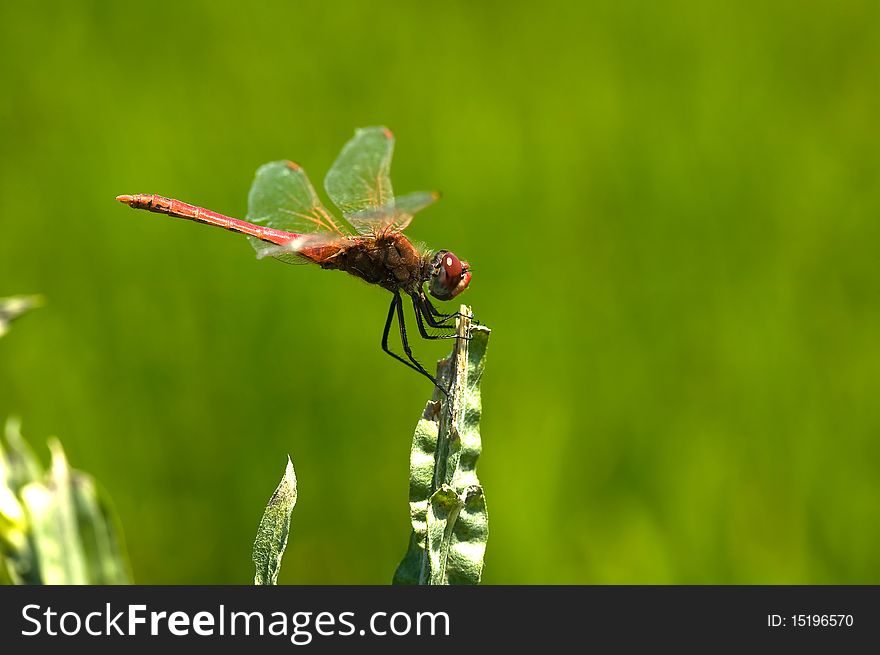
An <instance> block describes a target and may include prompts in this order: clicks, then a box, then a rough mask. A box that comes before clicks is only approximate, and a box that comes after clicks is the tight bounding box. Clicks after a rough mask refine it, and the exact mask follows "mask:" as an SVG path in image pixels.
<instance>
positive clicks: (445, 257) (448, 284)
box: [428, 250, 471, 300]
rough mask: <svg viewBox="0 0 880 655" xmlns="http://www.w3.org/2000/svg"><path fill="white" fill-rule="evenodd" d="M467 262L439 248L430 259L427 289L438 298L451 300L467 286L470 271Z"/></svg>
mask: <svg viewBox="0 0 880 655" xmlns="http://www.w3.org/2000/svg"><path fill="white" fill-rule="evenodd" d="M468 269H469V266H468V263H467V262H463V261H461V260H460V259H459V258H458V257H456V256H455V255H454V254H453V253H451V252H449V251H448V250H441V251H440V252H438V253H437V254H436V255H434V258H433V260H432V261H431V277H430V279H429V284H428V291H429V292H430V293H431V295H432V296H434V297H435V298H437V299H438V300H452V299H453V298H455V297H456V296H457V295H458V294H460V293H461V292H462V291H464V290H465V289H466V288H467V285H468V284H470V282H471V272H470V270H468Z"/></svg>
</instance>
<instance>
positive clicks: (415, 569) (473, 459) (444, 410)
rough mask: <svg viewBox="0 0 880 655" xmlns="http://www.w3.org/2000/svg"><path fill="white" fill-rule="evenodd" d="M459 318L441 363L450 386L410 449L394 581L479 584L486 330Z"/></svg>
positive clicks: (484, 533)
mask: <svg viewBox="0 0 880 655" xmlns="http://www.w3.org/2000/svg"><path fill="white" fill-rule="evenodd" d="M460 311H461V314H462V315H463V318H460V319H459V321H458V325H457V328H458V334H459V336H462V337H467V336H469V337H470V339H465V338H462V339H456V344H455V347H454V348H453V351H452V354H451V355H450V356H449V357H448V358H446V359H444V360H441V361H440V362H439V363H438V366H437V377H438V379H439V380H440V381H441V384H443V385H448V387H449V394H448V396H447V395H445V394H443V392H442V391H440V390H439V389H435V390H434V395H433V398H432V399H431V400H430V401H429V402H428V404H427V405H426V406H425V410H424V412H423V413H422V417H421V419H420V420H419V422H418V423H417V425H416V430H415V433H414V435H413V443H412V449H411V451H410V494H409V496H410V497H409V500H410V521H411V524H412V532H411V534H410V540H409V548H408V549H407V552H406V555H404V558H403V560H402V561H401V563H400V565H399V566H398V568H397V571H396V572H395V574H394V580H393V582H394V584H431V585H433V584H477V583H479V581H480V576H481V575H482V570H483V557H484V555H485V551H486V540H487V538H488V533H489V529H488V525H489V523H488V514H487V511H486V501H485V498H484V496H483V489H482V486H481V485H480V481H479V479H478V478H477V470H476V467H477V459H478V458H479V456H480V452H481V450H482V444H481V440H480V416H481V411H482V410H481V398H480V381H481V379H482V375H483V369H484V365H485V355H486V346H487V344H488V342H489V334H490V330H489V329H488V328H486V327H484V326H481V325H474V324H473V323H472V322H471V320H470V318H469V317H470V310H469V308H468V307H466V306H464V305H462V307H461V310H460Z"/></svg>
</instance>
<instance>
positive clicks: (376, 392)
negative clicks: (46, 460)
mask: <svg viewBox="0 0 880 655" xmlns="http://www.w3.org/2000/svg"><path fill="white" fill-rule="evenodd" d="M0 79H2V81H3V91H2V94H0V143H2V146H0V149H2V154H0V262H2V268H0V295H11V294H15V293H37V292H39V293H42V294H45V296H46V298H47V303H48V304H47V306H46V307H45V308H44V309H41V310H39V311H38V312H35V313H34V314H32V315H29V316H27V317H25V318H24V319H22V320H21V321H20V322H19V323H17V324H16V325H15V326H14V327H13V330H12V332H11V333H10V334H9V335H8V336H6V337H5V338H4V339H3V340H2V341H0V362H2V368H0V417H2V416H6V415H8V414H10V413H16V414H19V415H21V416H22V417H23V420H24V430H25V433H26V435H27V436H28V438H29V440H30V441H31V443H33V444H35V445H36V446H38V448H39V452H41V453H42V454H43V455H46V450H45V448H44V443H45V437H46V436H47V435H50V434H57V435H58V436H59V437H61V439H62V441H63V442H64V445H65V448H66V449H67V451H68V455H69V457H70V460H71V463H72V464H73V465H74V466H76V467H78V468H81V469H84V470H87V471H89V472H91V473H93V474H94V475H95V476H96V477H97V478H98V479H99V480H100V481H101V482H102V483H103V484H104V486H105V487H107V489H108V490H109V492H110V494H111V495H112V497H113V498H114V499H115V501H116V504H117V506H118V510H119V512H120V514H121V519H122V522H123V524H124V526H125V528H126V537H127V542H128V547H129V550H130V554H131V557H132V564H133V569H134V574H135V578H136V581H137V582H140V583H249V582H250V581H251V579H252V575H253V570H252V565H251V562H250V550H251V545H252V541H253V537H254V534H255V531H256V528H257V524H258V522H259V519H260V516H261V513H262V509H263V506H264V504H265V502H266V500H267V499H268V497H269V495H270V494H271V492H272V490H273V489H274V487H275V485H276V484H277V482H278V479H279V478H280V476H281V474H282V472H283V469H284V464H285V455H286V453H288V452H290V453H291V455H292V457H293V460H294V463H295V466H296V469H297V474H298V477H299V492H300V497H299V504H298V505H297V508H296V510H295V512H294V517H293V528H292V537H291V541H290V545H289V548H288V551H287V555H286V557H285V563H284V567H283V570H282V576H281V579H280V582H282V583H353V584H361V583H367V584H372V583H387V582H389V581H390V579H391V575H392V573H393V571H394V569H395V566H396V565H397V563H398V561H399V560H400V558H401V557H402V556H403V553H404V550H405V548H406V545H407V538H408V535H409V523H408V506H407V502H406V501H407V479H408V470H407V466H408V457H409V447H410V438H411V434H412V429H413V427H414V425H415V422H416V420H417V418H418V416H419V413H420V411H421V409H422V407H423V405H424V402H425V400H426V399H427V397H428V396H429V395H430V393H431V387H430V385H429V384H428V383H427V382H426V381H425V380H423V379H420V378H419V377H418V376H417V375H416V374H415V373H413V372H412V371H410V370H408V369H406V368H405V367H403V366H402V365H400V364H397V363H395V362H393V361H392V360H391V359H390V358H388V357H387V356H386V355H384V354H383V353H382V352H381V350H380V349H379V338H380V334H381V329H382V322H383V319H384V317H385V311H386V308H387V303H388V300H389V298H388V296H387V294H386V293H385V292H383V291H381V290H380V289H377V288H373V287H369V286H367V285H364V284H363V283H361V282H358V281H357V280H355V279H353V278H349V277H347V276H345V275H343V274H341V273H331V272H325V271H321V270H320V269H318V268H317V267H316V268H314V269H312V268H309V267H291V266H285V265H283V264H281V263H278V262H275V261H271V260H269V261H259V262H258V261H256V260H255V259H254V254H253V252H252V250H251V248H250V246H249V245H248V244H247V242H246V240H245V239H243V238H239V237H237V236H235V235H232V234H229V233H226V232H223V231H221V230H215V229H209V228H207V227H204V226H200V225H195V224H191V223H187V222H184V221H179V220H172V219H167V218H165V217H160V216H156V215H152V214H147V213H145V212H134V211H132V210H131V209H128V208H127V207H124V206H122V205H120V204H119V203H117V202H115V201H114V196H116V195H117V194H120V193H160V194H163V195H168V196H173V197H177V198H180V199H182V200H185V201H188V202H192V203H196V204H201V205H203V206H206V207H210V208H212V209H215V210H217V211H220V212H223V213H227V214H230V215H233V216H243V215H244V214H245V212H246V200H247V192H248V189H249V187H250V183H251V180H252V178H253V174H254V171H255V170H256V168H257V167H258V166H259V165H261V164H263V163H264V162H267V161H270V160H274V159H280V158H290V159H295V160H296V161H298V162H299V163H301V164H302V165H303V166H304V167H305V169H306V170H307V171H309V173H310V175H311V177H312V179H313V181H315V182H316V184H319V183H320V181H321V180H322V179H323V175H324V173H325V171H326V170H327V168H328V167H329V165H330V164H331V162H332V161H333V159H334V158H335V156H336V154H337V153H338V151H339V149H340V148H341V146H342V145H343V143H344V142H345V141H346V140H347V139H348V138H349V137H350V136H351V135H352V133H353V130H354V128H356V127H359V126H367V125H376V124H384V125H387V126H389V127H390V128H392V129H393V130H394V132H395V133H396V135H397V150H396V156H395V163H394V166H393V168H392V177H393V180H394V183H395V188H396V189H397V190H398V191H399V192H406V191H412V190H417V189H426V188H427V189H432V188H434V189H439V190H441V191H442V192H443V194H444V197H443V200H442V202H440V203H439V204H438V205H437V206H435V207H432V208H431V209H429V210H427V211H426V212H425V213H424V214H422V215H420V216H419V217H418V219H417V220H416V221H415V222H414V223H413V225H412V226H411V228H410V229H409V231H408V232H409V233H410V235H411V236H412V238H414V239H415V240H418V241H424V242H425V243H427V244H429V245H430V246H431V247H434V248H448V249H451V250H453V251H455V252H456V253H457V254H459V255H460V256H461V257H463V258H466V259H468V260H470V262H471V263H472V266H473V270H474V279H473V282H472V284H471V287H470V288H469V289H468V291H467V293H466V294H465V295H464V296H462V297H461V299H462V301H464V302H467V303H470V304H472V305H473V307H474V310H475V312H476V314H477V316H478V318H479V319H481V320H482V321H483V322H484V323H486V324H488V325H489V326H490V327H492V328H493V336H492V342H491V344H490V352H489V360H488V366H487V370H486V375H485V378H484V397H483V402H484V418H483V442H484V453H483V457H482V459H481V461H480V467H479V470H480V477H481V480H482V482H483V484H484V486H485V489H486V494H487V499H488V502H489V511H490V539H489V545H488V551H487V558H486V566H485V572H484V582H486V583H527V584H528V583H867V582H871V583H878V582H880V521H878V520H877V512H878V506H880V468H878V466H880V400H878V398H880V393H878V392H880V270H878V247H880V223H878V212H880V184H878V182H880V179H878V177H880V155H878V153H880V130H878V123H877V121H878V116H880V5H878V4H877V3H875V2H870V1H865V2H840V1H835V2H832V1H829V2H810V3H805V2H795V1H790V2H776V3H765V2H733V1H730V2H712V3H704V2H699V1H698V0H693V1H687V2H660V3H649V2H627V1H624V2H619V1H618V2H569V3H556V2H542V3H510V2H486V3H469V2H448V3H442V4H437V3H434V4H432V5H426V4H425V5H423V4H421V3H403V2H371V3H356V2H335V3H327V2H266V3H256V4H252V5H249V4H247V3H223V2H208V1H203V2H180V1H179V0H175V1H174V2H152V3H149V4H125V3H110V2H92V3H87V2H80V3H66V4H65V3H54V4H52V5H51V6H50V7H43V6H39V5H37V4H28V3H3V4H2V6H0ZM445 351H446V348H445V346H444V345H438V344H436V343H425V342H421V341H420V342H419V343H418V344H417V353H418V355H419V356H420V358H421V359H422V360H423V361H425V362H428V363H431V362H433V361H434V360H436V359H437V358H438V357H440V356H442V355H443V354H444V353H445Z"/></svg>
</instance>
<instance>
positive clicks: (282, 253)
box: [251, 232, 338, 264]
mask: <svg viewBox="0 0 880 655" xmlns="http://www.w3.org/2000/svg"><path fill="white" fill-rule="evenodd" d="M337 241H338V237H336V236H334V235H331V234H329V233H324V232H317V233H315V234H300V235H298V236H297V237H296V238H294V239H291V240H290V241H288V242H287V243H284V244H280V245H277V244H274V243H266V242H265V241H260V240H259V239H253V238H252V239H251V243H252V244H253V246H254V249H255V250H256V251H257V259H263V258H264V257H274V258H275V259H277V260H279V261H282V262H284V263H285V264H312V263H314V260H313V259H310V258H309V257H308V256H307V255H306V254H304V253H308V252H309V251H308V250H307V249H308V248H314V247H319V246H324V245H328V244H331V243H335V242H337Z"/></svg>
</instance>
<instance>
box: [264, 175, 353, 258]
mask: <svg viewBox="0 0 880 655" xmlns="http://www.w3.org/2000/svg"><path fill="white" fill-rule="evenodd" d="M248 220H249V221H250V222H252V223H256V224H257V225H265V226H267V227H271V228H273V229H276V230H284V231H285V232H296V233H297V234H314V233H322V234H332V235H336V236H340V235H349V234H354V233H355V230H354V228H353V227H352V226H351V224H350V223H349V222H348V221H346V220H343V219H340V218H337V217H336V216H334V215H333V214H331V213H330V212H329V211H328V210H327V208H326V207H324V205H323V204H322V203H321V200H320V199H319V198H318V194H317V193H315V189H314V187H313V186H312V183H311V182H309V178H308V176H307V175H306V172H305V171H304V170H303V169H302V168H301V167H300V166H299V165H297V164H294V163H293V162H291V161H273V162H270V163H268V164H265V165H264V166H261V167H260V168H259V170H258V171H257V175H256V177H255V178H254V183H253V184H252V185H251V190H250V193H249V194H248ZM250 242H251V245H253V246H254V249H255V250H257V252H258V253H259V252H261V251H263V250H265V249H266V243H264V242H263V241H260V240H259V239H255V238H253V237H251V238H250Z"/></svg>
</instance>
